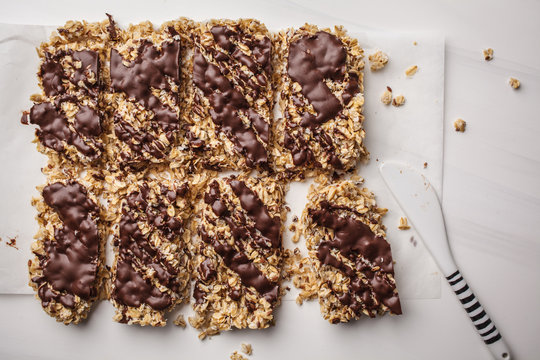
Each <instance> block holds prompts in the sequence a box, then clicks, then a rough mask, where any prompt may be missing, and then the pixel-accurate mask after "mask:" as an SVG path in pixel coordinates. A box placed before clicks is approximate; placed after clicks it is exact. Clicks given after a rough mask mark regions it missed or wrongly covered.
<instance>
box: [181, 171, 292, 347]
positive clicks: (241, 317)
mask: <svg viewBox="0 0 540 360" xmlns="http://www.w3.org/2000/svg"><path fill="white" fill-rule="evenodd" d="M284 195H285V194H284V189H283V186H282V185H280V184H279V183H277V182H275V181H274V180H273V179H271V178H253V177H248V176H241V177H234V176H232V177H228V178H218V179H215V180H213V181H212V182H210V184H209V186H208V189H207V191H206V192H205V194H204V201H203V202H201V204H200V209H198V210H197V214H199V215H198V217H197V221H198V222H197V223H196V224H194V226H197V240H196V243H195V254H196V256H195V258H194V275H193V277H194V278H195V279H196V281H195V286H194V290H193V297H194V299H195V303H194V305H193V307H194V310H195V313H196V316H195V317H194V318H190V323H191V325H192V326H194V327H195V328H197V329H199V330H200V331H201V333H200V335H199V337H201V338H204V337H206V336H207V335H213V334H217V333H219V332H220V331H224V330H230V329H232V328H239V329H243V328H250V329H260V328H266V327H268V326H270V325H271V324H272V323H273V320H274V315H273V311H274V309H275V307H276V306H277V305H278V304H279V302H280V296H281V292H282V289H281V288H280V273H281V261H282V257H281V255H282V244H281V241H282V219H283V216H284V214H283V211H284V207H283V201H284Z"/></svg>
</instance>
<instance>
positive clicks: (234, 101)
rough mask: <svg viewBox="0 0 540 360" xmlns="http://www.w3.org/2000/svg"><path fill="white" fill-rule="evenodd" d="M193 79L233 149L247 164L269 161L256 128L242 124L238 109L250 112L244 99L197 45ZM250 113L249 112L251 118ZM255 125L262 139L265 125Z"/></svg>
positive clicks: (265, 136) (251, 165)
mask: <svg viewBox="0 0 540 360" xmlns="http://www.w3.org/2000/svg"><path fill="white" fill-rule="evenodd" d="M224 45H226V44H224ZM193 82H194V83H195V85H196V86H197V87H198V88H199V89H201V91H202V92H203V93H204V94H205V96H207V97H208V99H209V101H210V105H211V107H212V109H211V110H210V115H211V117H212V121H213V122H214V124H216V126H218V128H220V129H221V131H223V132H224V133H225V135H227V137H228V138H229V139H230V140H231V141H232V142H233V143H234V144H235V148H236V151H238V152H239V153H241V154H243V155H244V156H245V157H246V163H247V165H248V166H249V167H255V166H261V165H265V164H266V163H267V162H268V156H267V153H266V149H265V147H264V146H263V144H261V143H260V142H259V140H258V139H257V136H256V134H255V131H253V129H252V128H251V127H245V125H244V123H243V121H242V119H241V118H240V116H239V112H240V111H244V112H248V114H249V109H250V108H249V105H248V103H247V101H246V99H245V98H244V96H243V95H242V93H241V92H240V91H238V90H237V89H235V88H234V87H233V86H232V84H231V83H230V81H229V80H228V79H227V77H225V76H224V75H223V74H222V73H221V71H220V70H219V68H218V67H217V66H215V65H214V64H210V63H209V62H207V61H206V59H205V57H204V56H203V54H202V53H201V52H200V50H199V49H198V48H196V49H195V54H194V58H193ZM248 116H249V115H248ZM253 117H254V114H253V113H252V114H251V118H253ZM257 120H258V119H257ZM257 128H259V129H263V133H262V137H261V139H263V138H266V139H268V135H267V134H265V133H264V127H263V126H261V125H260V124H258V125H255V129H257ZM263 141H264V139H263Z"/></svg>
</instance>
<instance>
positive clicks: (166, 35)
mask: <svg viewBox="0 0 540 360" xmlns="http://www.w3.org/2000/svg"><path fill="white" fill-rule="evenodd" d="M187 28H189V21H187V20H186V21H184V20H179V21H174V22H168V23H165V24H163V25H162V26H161V27H160V28H159V29H158V30H154V28H153V25H152V24H151V23H150V22H144V23H141V24H138V25H130V26H129V27H128V28H127V29H125V30H122V29H116V30H115V35H116V41H115V42H114V44H112V48H111V50H110V92H108V93H107V94H106V95H105V99H104V100H105V101H104V102H103V104H102V106H103V108H104V110H105V111H106V114H107V118H108V123H109V126H110V131H109V134H108V136H109V142H110V146H108V148H107V151H108V158H109V160H110V163H111V164H118V167H119V168H120V169H126V168H128V167H129V168H131V169H134V170H139V169H142V168H144V167H146V166H148V165H149V164H152V163H163V162H166V161H167V160H168V159H169V155H170V152H171V150H172V149H173V148H175V149H176V150H175V151H176V152H178V149H184V147H183V145H182V144H183V139H184V135H183V131H182V122H181V118H180V112H181V105H180V99H181V98H183V94H182V92H183V89H184V88H183V87H182V85H181V81H182V66H183V64H182V59H183V58H184V57H185V54H186V49H185V46H184V43H185V41H184V40H185V38H186V36H187V35H186V31H187V30H186V29H187ZM180 33H181V34H182V36H183V37H182V36H181V35H180ZM183 39H184V40H183ZM185 156H187V154H186V153H184V152H182V153H181V156H180V155H178V156H177V157H178V158H179V159H177V161H179V162H184V161H185V159H184V158H185Z"/></svg>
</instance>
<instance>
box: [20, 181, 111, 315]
mask: <svg viewBox="0 0 540 360" xmlns="http://www.w3.org/2000/svg"><path fill="white" fill-rule="evenodd" d="M41 194H42V197H41V198H39V199H34V201H33V204H34V206H35V207H36V208H37V210H38V215H37V220H38V224H39V232H38V234H37V235H36V241H35V242H34V243H32V252H33V253H34V255H35V257H34V258H33V259H32V260H29V261H28V267H29V272H30V286H31V287H32V288H33V289H34V290H35V291H36V292H37V295H36V296H37V298H39V299H40V300H41V304H42V306H43V309H44V310H45V311H46V312H47V313H48V314H49V315H51V316H53V317H55V318H56V319H57V321H61V322H63V323H65V324H70V323H73V324H77V323H79V322H80V321H81V320H83V319H84V318H86V316H87V315H88V313H89V311H90V308H91V306H92V303H93V302H94V301H96V300H97V299H98V297H99V296H100V294H101V292H102V290H101V289H102V283H103V279H104V278H105V270H104V265H103V264H104V248H105V247H104V246H105V241H106V230H105V224H104V222H103V221H102V218H101V216H100V208H99V205H98V204H99V202H98V199H97V198H96V197H95V196H94V195H93V194H91V193H90V192H88V191H87V188H86V187H85V186H84V185H82V184H80V183H79V182H77V181H74V180H63V181H57V182H51V183H49V184H48V185H46V186H44V187H42V189H41Z"/></svg>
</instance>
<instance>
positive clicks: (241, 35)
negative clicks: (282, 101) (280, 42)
mask: <svg viewBox="0 0 540 360" xmlns="http://www.w3.org/2000/svg"><path fill="white" fill-rule="evenodd" d="M193 39H194V49H193V64H192V87H191V91H190V94H189V100H188V102H189V104H190V105H191V108H190V109H189V112H190V114H189V116H188V121H189V126H188V132H187V136H188V138H189V139H190V144H191V147H192V148H193V149H198V151H199V153H200V154H202V155H201V156H202V159H199V160H198V161H199V162H203V165H204V166H206V167H209V168H227V169H234V170H239V169H253V168H259V169H263V168H268V162H269V144H270V142H271V132H270V127H271V125H272V118H273V116H272V115H273V114H272V112H273V110H272V108H273V105H272V103H273V92H272V84H271V52H272V45H271V40H270V35H269V33H268V30H267V29H266V27H265V26H264V25H263V24H262V23H260V22H258V21H257V20H253V19H243V20H239V21H231V20H211V21H209V22H205V23H199V24H198V25H197V27H196V28H195V30H194V33H193Z"/></svg>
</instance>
